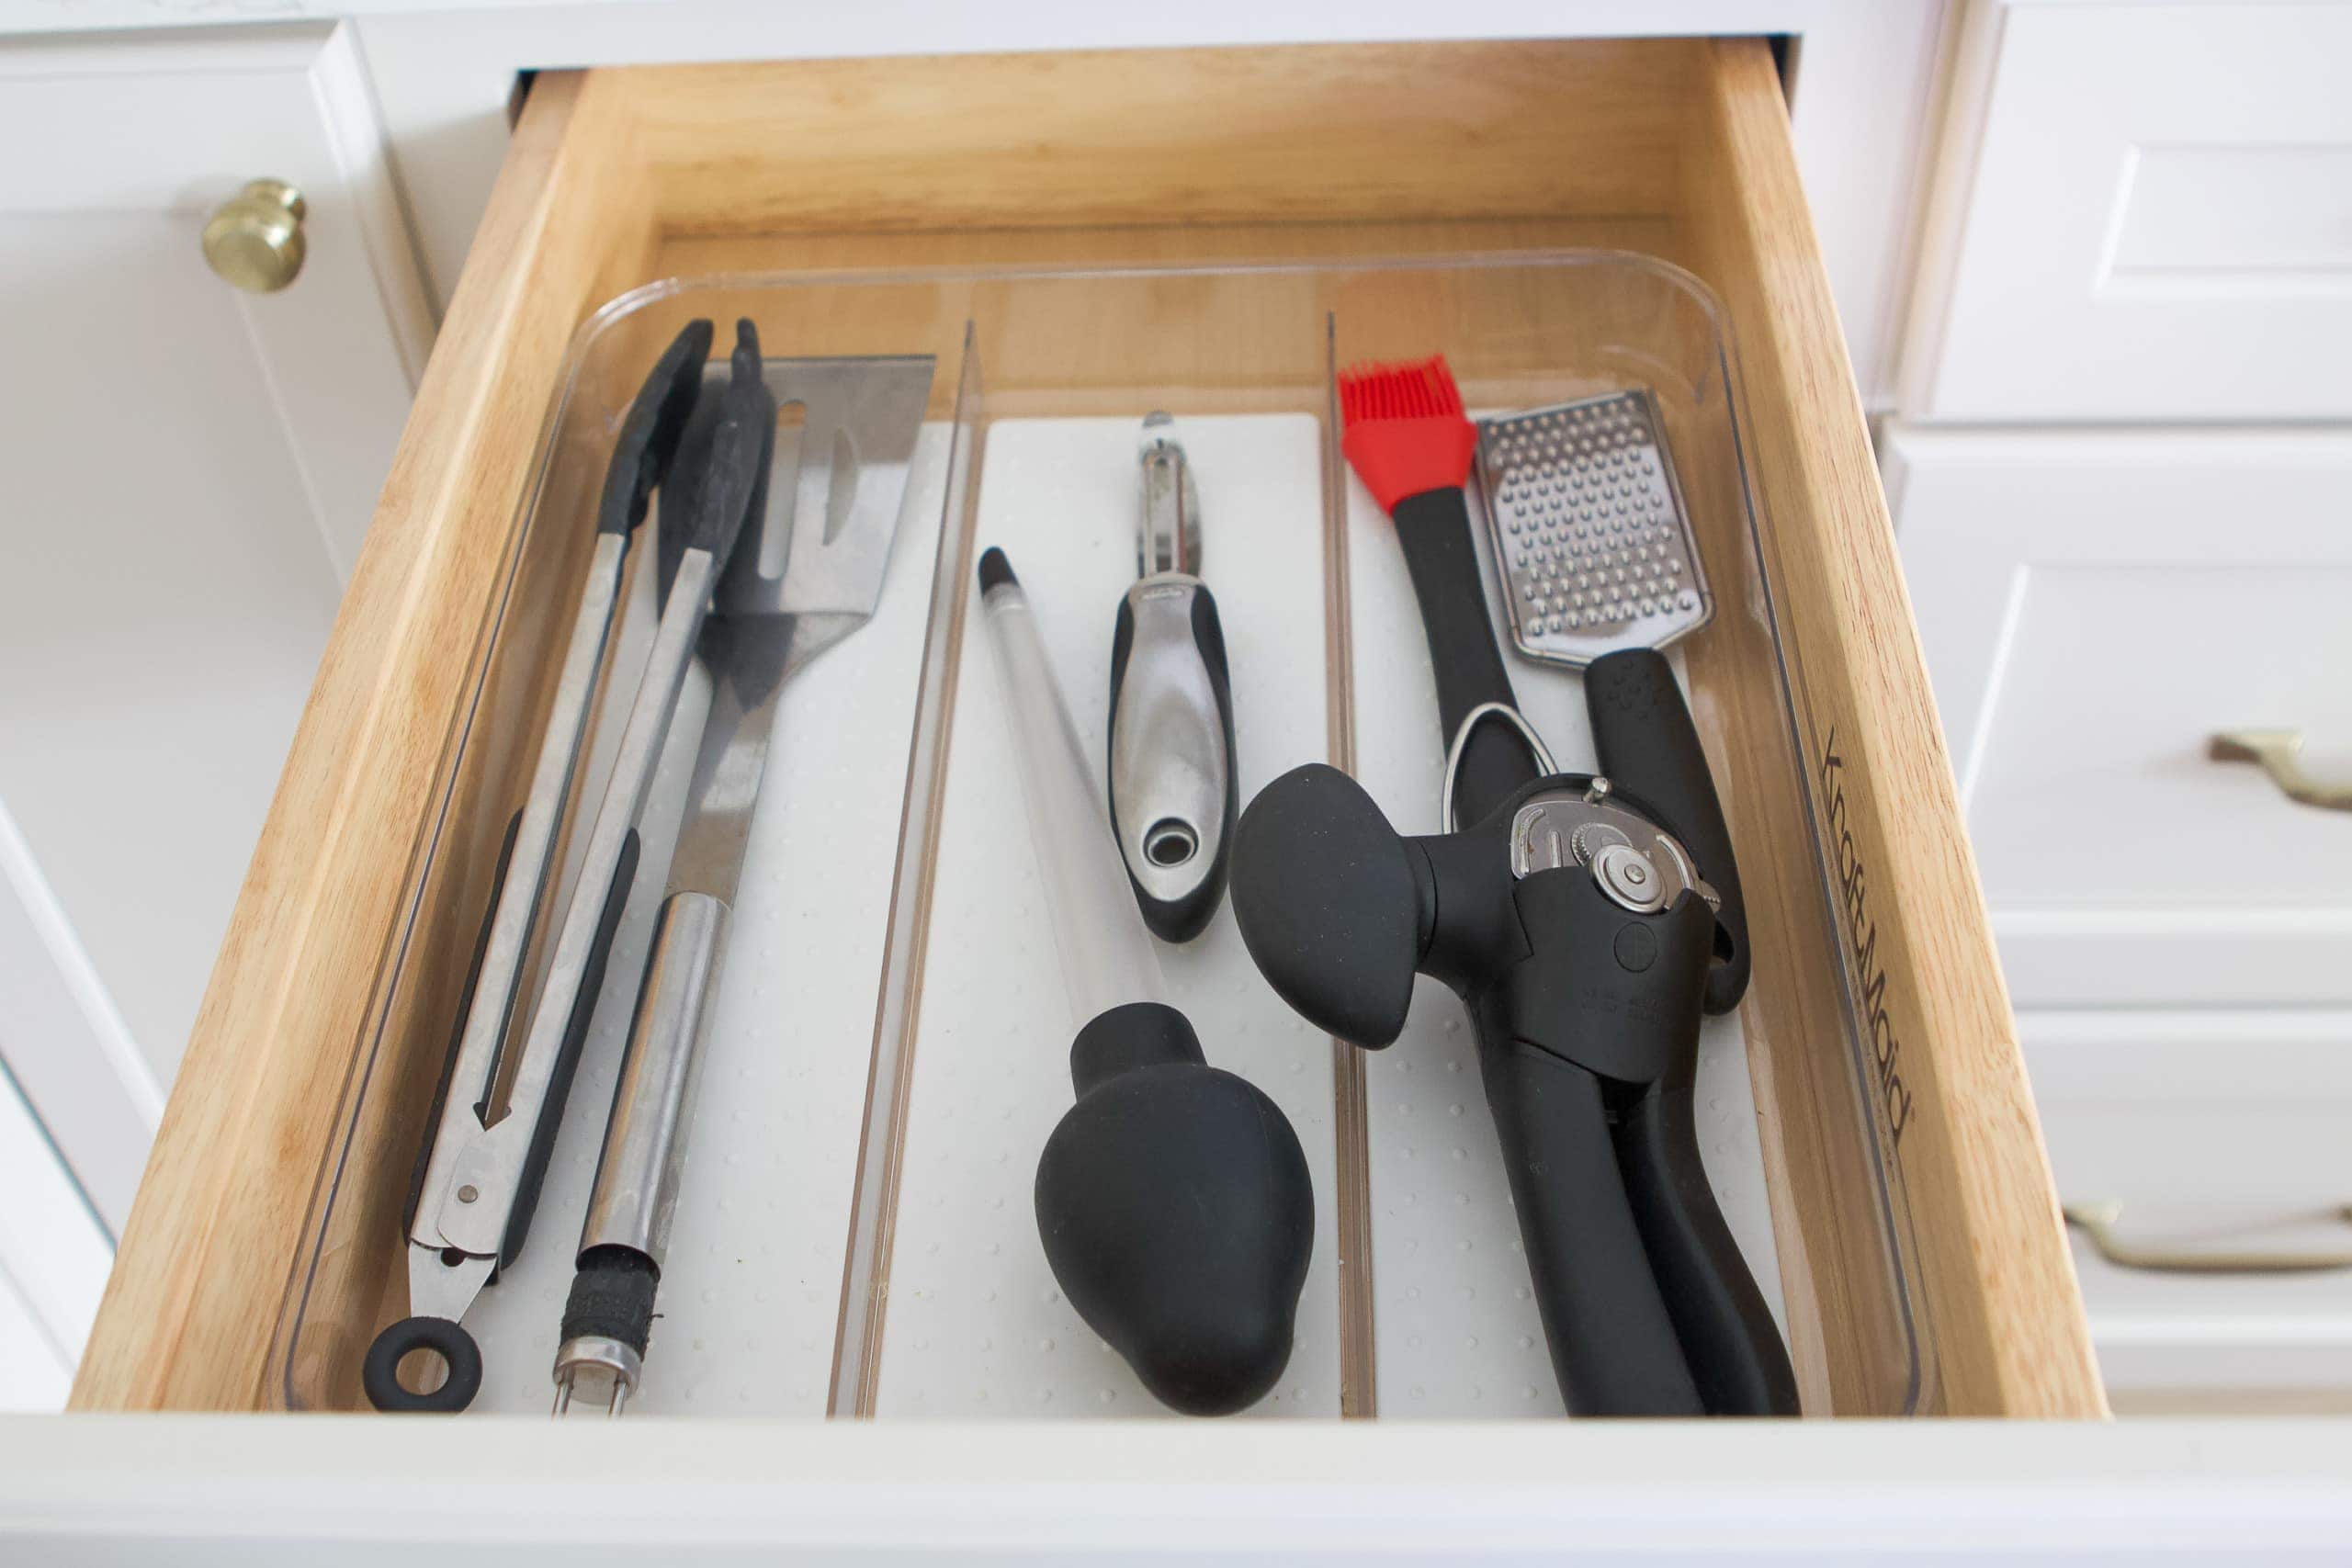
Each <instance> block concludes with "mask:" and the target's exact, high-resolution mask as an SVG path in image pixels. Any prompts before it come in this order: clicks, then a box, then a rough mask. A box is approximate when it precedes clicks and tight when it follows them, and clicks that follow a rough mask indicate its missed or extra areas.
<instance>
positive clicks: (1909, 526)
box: [1883, 427, 2352, 1008]
mask: <svg viewBox="0 0 2352 1568" xmlns="http://www.w3.org/2000/svg"><path fill="white" fill-rule="evenodd" d="M1883 448H1884V456H1885V460H1886V465H1887V468H1886V472H1887V490H1888V492H1889V493H1890V494H1891V495H1892V496H1893V497H1894V502H1895V508H1896V512H1897V514H1898V516H1899V518H1900V520H1901V528H1902V540H1903V561H1904V565H1905V568H1906V569H1907V570H1908V571H1909V574H1910V581H1911V587H1912V602H1913V604H1914V606H1915V608H1916V611H1917V616H1918V622H1919V635H1920V638H1921V641H1922V643H1923V644H1924V646H1925V647H1926V649H1927V653H1928V672H1929V674H1930V675H1931V676H1932V677H1933V679H1934V682H1935V687H1936V696H1937V700H1938V702H1939V705H1941V708H1942V711H1943V718H1944V723H1945V724H1946V726H1947V727H1949V728H1950V730H1951V734H1952V736H1953V738H1954V752H1955V761H1956V764H1957V767H1958V770H1959V774H1960V779H1961V795H1962V805H1963V806H1964V807H1965V808H1966V810H1967V812H1968V822H1969V827H1970V829H1971V830H1972V831H1973V833H1974V835H1975V838H1976V841H1977V845H1978V857H1977V858H1978V863H1979V867H1980V870H1981V872H1982V874H1983V876H1984V880H1985V897H1986V898H1987V900H1988V901H1989V902H1990V904H1991V906H1992V910H1993V929H1994V931H1995V934H1996V936H1997V937H1998V938H1999V941H2000V947H2001V957H2002V960H2003V963H2004V965H2005V966H2006V968H2007V973H2008V977H2009V986H2010V989H2011V993H2012V995H2013V996H2014V997H2015V998H2016V1001H2017V1004H2018V1006H2019V1007H2023V1008H2033V1007H2084V1006H2188V1007H2198V1006H2223V1005H2239V1006H2275V1005H2279V1004H2311V1005H2331V1006H2335V1005H2342V1004H2343V1003H2345V1002H2346V1001H2352V976H2347V975H2346V974H2345V972H2344V965H2343V964H2341V962H2339V958H2340V955H2341V954H2342V953H2343V952H2344V950H2345V943H2346V941H2347V940H2352V815H2346V813H2344V812H2341V811H2328V810H2324V809H2320V808H2318V807H2312V806H2309V805H2304V804H2301V803H2299V802H2296V801H2294V800H2291V799H2290V798H2289V797H2288V796H2287V795H2285V794H2283V793H2282V792H2281V791H2280V790H2279V788H2278V786H2277V785H2276V784H2273V783H2272V782H2271V780H2270V779H2269V778H2267V776H2266V775H2265V773H2264V772H2263V770H2262V769H2261V768H2259V767H2256V766H2253V765H2250V764H2248V763H2245V762H2243V761H2215V760H2213V758H2212V757H2211V755H2210V753H2209V743H2210V741H2211V738H2212V736H2213V735H2215V734H2216V733H2219V732H2222V731H2234V730H2243V729H2261V728H2269V729H2293V730H2297V731H2300V732H2301V733H2303V735H2304V736H2305V738H2306V741H2307V748H2308V761H2309V766H2310V768H2311V771H2312V774H2313V775H2314V776H2315V777H2317V778H2319V779H2321V780H2322V781H2327V780H2332V779H2337V778H2341V777H2346V776H2352V698H2347V695H2346V682H2345V674H2346V671H2347V670H2352V632H2347V630H2346V626H2345V622H2344V618H2343V615H2342V614H2341V613H2340V606H2341V605H2342V604H2344V597H2345V593H2346V591H2347V589H2352V536H2348V535H2347V534H2346V530H2345V528H2344V525H2343V524H2344V517H2345V514H2346V504H2347V502H2352V439H2346V437H2345V436H2342V435H2339V434H2323V433H2316V432H2312V433H2306V432H2276V433H2255V432H2245V433H2233V434H2223V433H2220V432H2206V433H2164V434H2158V433H2154V432H2151V433H2148V434H2060V433H2056V432H2051V433H2046V434H2026V435H2018V434H1994V433H1990V432H1986V433H1970V432H1962V431H1938V430H1920V429H1917V428H1911V427H1899V428H1897V429H1895V430H1894V431H1892V432H1890V433H1889V434H1888V435H1887V436H1886V438H1885V440H1884V442H1883ZM2198 845H2207V846H2211V849H2210V852H2208V851H2204V850H2200V849H2199V848H2198V847H2196V846H2198Z"/></svg>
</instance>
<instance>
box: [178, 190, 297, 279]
mask: <svg viewBox="0 0 2352 1568" xmlns="http://www.w3.org/2000/svg"><path fill="white" fill-rule="evenodd" d="M308 210H309V207H308V205H307V204H306V203H305V202H304V201H303V200H302V193H301V192H300V191H299V190H296V189H295V188H294V187H293V186H290V185H288V184H287V183H286V182H285V181H284V180H248V181H247V182H246V183H245V188H244V189H243V190H241V191H239V192H238V193H237V194H236V195H235V196H233V197H230V198H229V199H228V200H227V201H224V202H222V203H221V204H220V206H219V207H218V208H216V209H214V210H213V213H212V217H211V220H210V221H209V222H207V223H206V224H205V225H204V259H205V261H206V262H207V263H209V265H211V268H212V270H213V271H214V272H217V273H219V274H220V276H222V277H224V278H226V279H227V280H228V281H229V282H231V283H232V284H235V285H236V286H237V287H238V288H242V289H243V290H244V291H245V292H246V293H248V294H275V293H277V291H278V290H279V289H281V288H285V287H286V286H287V285H288V284H289V283H291V282H293V281H294V277H295V275H296V274H298V273H300V271H301V270H302V255H303V251H304V248H305V247H304V243H303V240H302V215H303V214H304V213H305V212H307V211H308Z"/></svg>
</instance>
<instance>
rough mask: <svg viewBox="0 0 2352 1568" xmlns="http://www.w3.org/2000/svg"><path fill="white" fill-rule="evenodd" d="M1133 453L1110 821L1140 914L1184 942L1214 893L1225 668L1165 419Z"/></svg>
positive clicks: (1114, 672)
mask: <svg viewBox="0 0 2352 1568" xmlns="http://www.w3.org/2000/svg"><path fill="white" fill-rule="evenodd" d="M1137 456H1138V458H1139V460H1140V464H1141V468H1142V480H1143V510H1142V516H1141V521H1140V524H1139V525H1138V527H1137V529H1136V557H1137V567H1138V570H1139V574H1140V580H1139V581H1137V582H1136V584H1135V586H1134V587H1132V588H1130V589H1128V590H1127V592H1126V597H1125V598H1124V599H1122V600H1120V601H1119V624H1118V629H1117V631H1116V632H1115V633H1114V636H1113V638H1112V644H1111V767H1110V773H1111V825H1112V830H1113V832H1114V834H1115V835H1116V836H1117V838H1118V840H1119V853H1120V856H1121V858H1122V859H1124V860H1125V863H1126V868H1127V880H1128V882H1129V883H1130V884H1131V885H1132V886H1134V888H1135V895H1136V904H1137V906H1138V907H1140V908H1142V910H1143V918H1144V923H1145V924H1146V925H1148V926H1149V927H1150V928H1151V932H1152V934H1153V935H1154V936H1156V937H1158V938H1159V939H1160V940H1161V941H1162V942H1190V941H1191V940H1192V939H1193V938H1194V937H1196V936H1198V935H1200V934H1201V931H1202V930H1203V929H1204V928H1205V927H1206V926H1207V925H1208V923H1209V920H1210V919H1211V917H1213V916H1214V915H1216V907H1217V903H1218V901H1219V900H1220V899H1222V898H1223V897H1225V877H1226V865H1227V859H1228V857H1229V854H1230V850H1231V845H1232V840H1233V819H1234V814H1235V812H1236V811H1237V809H1238V807H1239V801H1238V797H1237V789H1238V785H1237V784H1236V781H1235V774H1234V768H1233V681H1232V676H1231V674H1230V672H1229V671H1228V670H1227V664H1226V657H1225V629H1224V626H1223V625H1222V624H1221V623H1220V622H1219V621H1218V619H1217V613H1216V599H1214V598H1213V597H1211V596H1210V593H1209V591H1208V585H1207V584H1205V583H1204V582H1203V581H1201V580H1200V578H1199V577H1198V576H1197V575H1195V574H1196V573H1197V571H1198V570H1199V568H1200V561H1201V498H1200V489H1199V486H1198V485H1197V484H1196V483H1195V481H1194V480H1193V469H1192V465H1191V463H1190V461H1189V460H1188V458H1187V457H1186V456H1185V452H1184V444H1183V442H1182V439H1181V438H1180V437H1179V436H1178V434H1177V432H1176V422H1175V421H1174V420H1173V419H1172V418H1170V416H1169V415H1167V414H1165V413H1154V414H1152V415H1151V416H1150V417H1149V418H1148V419H1146V420H1145V421H1144V422H1143V432H1142V436H1141V440H1140V442H1139V445H1138V448H1137Z"/></svg>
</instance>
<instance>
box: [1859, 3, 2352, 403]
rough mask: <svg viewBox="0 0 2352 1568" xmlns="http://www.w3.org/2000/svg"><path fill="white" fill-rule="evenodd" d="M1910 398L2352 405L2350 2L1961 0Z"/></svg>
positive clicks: (1910, 354) (1910, 350)
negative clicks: (1968, 11) (1972, 3)
mask: <svg viewBox="0 0 2352 1568" xmlns="http://www.w3.org/2000/svg"><path fill="white" fill-rule="evenodd" d="M1969 28H1970V31H1969V36H1968V39H1967V41H1966V43H1965V45H1964V46H1963V48H1962V51H1961V54H1960V57H1959V65H1958V68H1957V73H1956V81H1955V83H1954V87H1953V96H1952V101H1953V104H1954V106H1955V107H1954V115H1953V118H1952V120H1951V123H1950V124H1949V125H1947V127H1946V128H1945V131H1944V136H1943V153H1942V158H1943V167H1942V169H1941V170H1940V171H1939V175H1938V179H1937V189H1936V192H1935V197H1934V200H1935V203H1936V205H1935V206H1934V207H1933V208H1932V209H1931V217H1930V222H1929V230H1928V240H1927V245H1926V250H1927V253H1928V256H1929V257H1930V262H1929V269H1928V274H1927V276H1926V278H1925V285H1926V286H1925V288H1923V290H1922V292H1921V296H1920V299H1919V301H1918V304H1917V307H1916V308H1915V310H1914V315H1913V321H1912V324H1911V329H1910V333H1911V335H1910V340H1909V342H1908V344H1906V346H1905V359H1906V364H1905V371H1904V380H1905V389H1904V396H1903V407H1904V411H1905V413H1906V414H1908V415H1910V416H1911V417H1914V418H1920V419H1946V420H1978V421H2029V420H2030V421H2041V420H2085V421H2090V420H2116V419H2131V420H2140V419H2180V420H2248V419H2344V418H2346V417H2352V387H2347V385H2346V378H2345V377H2344V375H2343V371H2342V365H2343V361H2344V356H2345V355H2346V351H2347V350H2352V299H2347V298H2346V293H2345V288H2344V282H2345V278H2346V271H2347V269H2352V146H2347V141H2352V98H2347V96H2346V94H2345V92H2344V90H2343V83H2342V73H2341V71H2340V70H2339V66H2340V65H2341V62H2343V61H2344V59H2345V58H2346V55H2347V53H2352V6H2340V5H2336V6H2330V5H2312V6H2234V5H2222V4H2207V5H2161V6H2157V5H2146V4H2142V3H2137V0H2126V3H2121V4H2105V5H2059V6H2038V5H2015V6H2011V5H1986V6H1977V7H1974V8H1973V12H1972V15H1971V17H1970V22H1969Z"/></svg>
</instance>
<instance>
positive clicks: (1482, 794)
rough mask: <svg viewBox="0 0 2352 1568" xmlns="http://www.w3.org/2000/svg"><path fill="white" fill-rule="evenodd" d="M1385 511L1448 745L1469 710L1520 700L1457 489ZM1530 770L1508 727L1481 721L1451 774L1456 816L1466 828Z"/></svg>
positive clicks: (1424, 494) (1526, 779)
mask: <svg viewBox="0 0 2352 1568" xmlns="http://www.w3.org/2000/svg"><path fill="white" fill-rule="evenodd" d="M1390 515H1391V516H1392V517H1394V518H1395V519H1396V523H1397V543H1398V544H1399V545H1401V546H1402V547H1403V548H1404V551H1405V568H1406V570H1408V571H1409V572H1410V573H1412V578H1413V597H1414V598H1416V599H1418V600H1419V602H1420V606H1421V630H1422V632H1423V633H1424V634H1425V635H1426V636H1427V637H1429V644H1430V665H1431V666H1432V668H1433V670H1434V671H1435V674H1436V676H1437V714H1438V726H1439V728H1440V729H1441V730H1442V732H1443V735H1442V739H1443V742H1444V744H1446V745H1448V746H1451V745H1452V744H1453V738H1454V736H1455V735H1457V734H1459V733H1460V732H1461V729H1462V721H1463V720H1464V719H1465V718H1467V717H1468V716H1470V713H1471V710H1473V709H1474V708H1476V707H1478V706H1480V705H1482V704H1486V703H1506V704H1509V705H1511V706H1513V707H1516V706H1517V705H1518V703H1519V699H1518V698H1517V697H1516V696H1515V695H1513V694H1512V692H1511V688H1510V674H1509V673H1508V672H1507V671H1505V670H1504V668H1503V655H1502V649H1500V648H1498V647H1497V646H1496V643H1495V627H1494V622H1493V620H1492V619H1491V618H1490V617H1489V616H1488V615H1487V591H1486V587H1485V580H1484V578H1483V576H1482V575H1481V573H1480V570H1479V567H1478V549H1477V545H1476V541H1475V539H1474V536H1472V534H1471V531H1470V507H1469V503H1468V502H1466V501H1464V499H1463V494H1462V491H1461V490H1460V489H1459V488H1458V487H1449V488H1447V489H1444V490H1426V491H1421V492H1420V493H1419V495H1408V496H1407V497H1406V498H1405V499H1404V500H1402V501H1400V502H1397V506H1396V509H1395V511H1394V512H1392V513H1390ZM1535 776H1536V766H1535V759H1534V758H1533V757H1532V756H1530V755H1529V754H1528V750H1527V743H1526V742H1525V741H1524V740H1522V739H1521V738H1520V737H1519V736H1518V734H1516V733H1515V732H1514V731H1513V730H1512V729H1511V728H1510V727H1509V726H1508V725H1501V724H1482V725H1480V726H1479V727H1478V728H1476V729H1475V730H1473V731H1472V732H1471V734H1470V739H1469V741H1468V743H1467V744H1466V745H1465V746H1464V748H1463V752H1462V766H1461V769H1460V771H1459V772H1458V773H1456V774H1455V776H1454V785H1453V811H1454V818H1455V820H1456V821H1458V822H1460V823H1462V824H1463V825H1464V826H1465V827H1466V826H1468V825H1469V824H1471V823H1473V822H1476V821H1478V820H1480V819H1481V818H1484V817H1485V816H1486V815H1487V812H1489V811H1492V810H1493V809H1494V808H1495V807H1497V806H1499V805H1500V804H1501V803H1502V802H1503V801H1504V800H1506V799H1508V798H1510V796H1511V795H1514V794H1516V793H1517V792H1518V791H1519V790H1520V789H1521V788H1522V787H1524V786H1525V785H1527V784H1532V783H1533V782H1534V781H1535Z"/></svg>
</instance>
